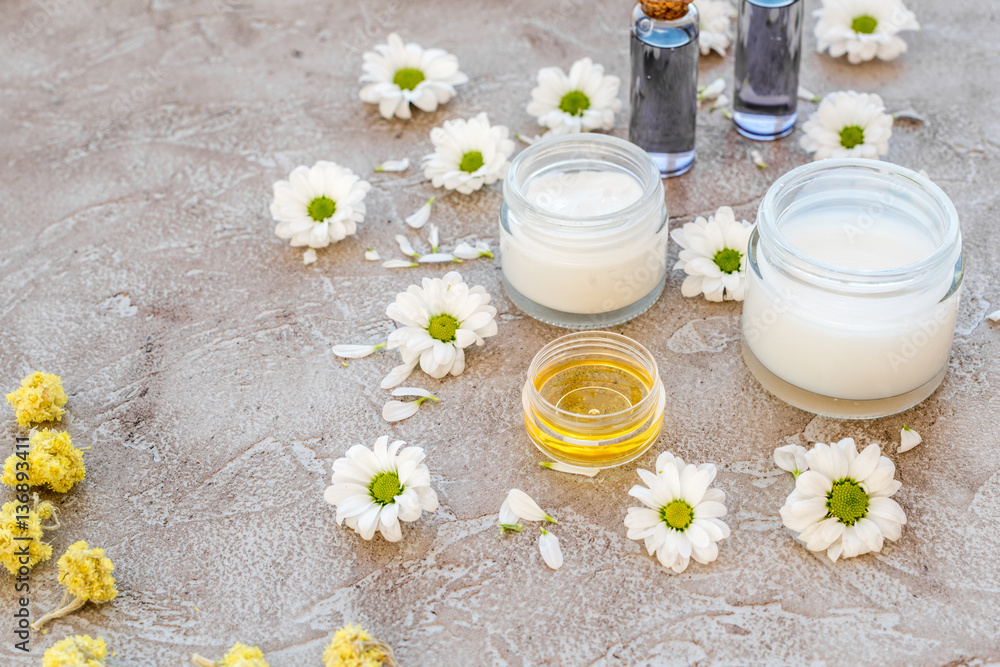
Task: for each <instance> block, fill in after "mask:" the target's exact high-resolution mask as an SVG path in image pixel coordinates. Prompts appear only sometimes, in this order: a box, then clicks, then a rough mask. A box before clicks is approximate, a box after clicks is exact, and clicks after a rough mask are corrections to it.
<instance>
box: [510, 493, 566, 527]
mask: <svg viewBox="0 0 1000 667" xmlns="http://www.w3.org/2000/svg"><path fill="white" fill-rule="evenodd" d="M506 502H507V503H508V504H509V506H510V509H511V511H513V512H514V514H516V515H517V516H518V517H519V518H521V519H524V520H525V521H549V522H551V523H558V522H557V521H556V520H555V519H553V518H552V517H550V516H549V515H548V514H546V513H545V512H544V511H543V510H542V508H541V507H539V506H538V503H536V502H535V501H534V500H532V498H531V496H529V495H528V494H527V493H525V492H524V491H522V490H520V489H511V490H510V491H508V492H507V501H506ZM504 523H509V522H504Z"/></svg>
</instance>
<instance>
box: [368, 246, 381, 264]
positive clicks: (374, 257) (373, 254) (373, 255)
mask: <svg viewBox="0 0 1000 667" xmlns="http://www.w3.org/2000/svg"><path fill="white" fill-rule="evenodd" d="M365 259H366V260H368V261H369V262H377V261H379V260H380V259H382V257H381V256H380V255H379V254H378V251H377V250H372V249H371V248H369V249H368V250H365Z"/></svg>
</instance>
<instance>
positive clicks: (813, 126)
mask: <svg viewBox="0 0 1000 667" xmlns="http://www.w3.org/2000/svg"><path fill="white" fill-rule="evenodd" d="M802 132H803V135H802V138H801V139H799V143H800V144H801V145H802V148H804V149H806V150H807V151H808V152H810V153H815V155H813V159H814V160H825V159H826V158H831V157H860V158H867V159H869V160H877V159H878V158H879V156H880V155H887V154H888V153H889V137H891V136H892V116H891V115H889V114H887V113H886V112H885V105H884V104H883V103H882V98H881V97H879V96H878V95H876V94H875V93H856V92H854V91H853V90H848V91H842V92H838V93H830V94H829V95H827V96H826V97H824V98H823V101H822V102H820V103H819V107H818V108H817V109H816V111H814V112H813V113H812V115H810V116H809V120H807V121H806V122H805V124H804V125H803V126H802Z"/></svg>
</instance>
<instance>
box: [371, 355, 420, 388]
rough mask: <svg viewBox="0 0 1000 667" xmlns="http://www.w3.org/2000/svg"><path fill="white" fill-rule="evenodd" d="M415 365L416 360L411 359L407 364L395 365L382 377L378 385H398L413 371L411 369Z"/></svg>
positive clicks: (384, 386) (383, 386) (389, 386)
mask: <svg viewBox="0 0 1000 667" xmlns="http://www.w3.org/2000/svg"><path fill="white" fill-rule="evenodd" d="M416 367H417V362H416V361H413V362H411V363H408V364H400V365H399V366H396V367H395V368H393V369H392V370H391V371H389V374H388V375H386V376H385V377H384V378H382V383H381V384H380V385H379V386H381V387H382V389H392V388H393V387H398V386H399V385H401V384H403V383H404V382H406V380H407V378H409V377H410V375H411V374H412V373H413V369H414V368H416Z"/></svg>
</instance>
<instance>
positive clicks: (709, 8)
mask: <svg viewBox="0 0 1000 667" xmlns="http://www.w3.org/2000/svg"><path fill="white" fill-rule="evenodd" d="M694 6H695V7H697V8H698V18H699V20H700V22H701V26H700V27H701V29H700V31H699V33H698V48H700V49H701V55H703V56H707V55H708V54H709V53H711V52H712V51H715V52H716V53H718V54H719V55H720V56H725V55H726V49H728V48H729V22H730V21H731V20H732V19H733V17H734V16H736V8H735V7H733V5H732V3H730V2H729V0H695V2H694Z"/></svg>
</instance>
